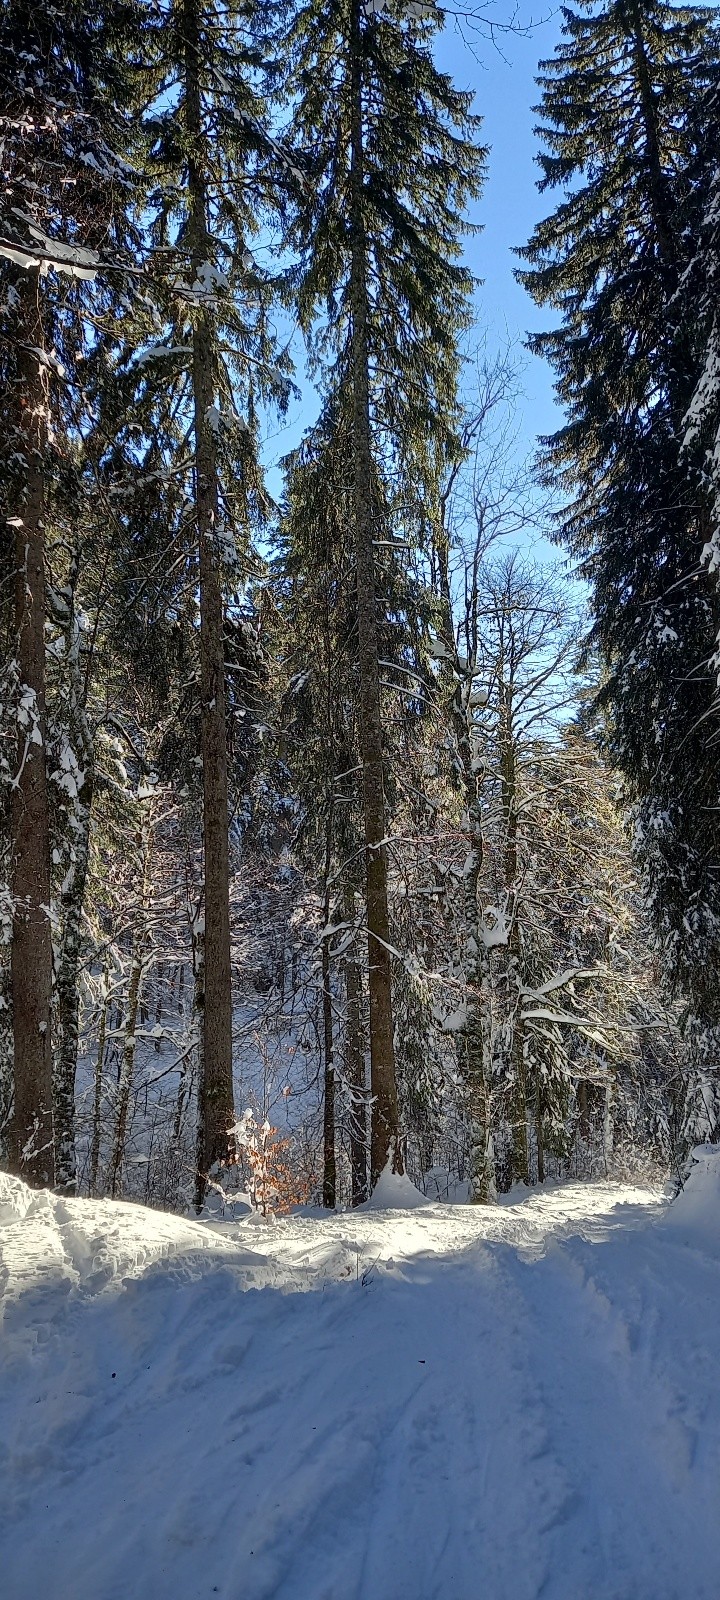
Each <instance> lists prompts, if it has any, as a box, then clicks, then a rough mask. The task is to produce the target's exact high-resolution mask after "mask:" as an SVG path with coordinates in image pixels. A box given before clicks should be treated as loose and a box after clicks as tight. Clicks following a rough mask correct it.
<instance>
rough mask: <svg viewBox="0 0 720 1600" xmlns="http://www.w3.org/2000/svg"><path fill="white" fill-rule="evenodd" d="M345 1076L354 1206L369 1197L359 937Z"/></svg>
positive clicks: (348, 991) (348, 997) (349, 982)
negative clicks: (347, 1093) (348, 1102)
mask: <svg viewBox="0 0 720 1600" xmlns="http://www.w3.org/2000/svg"><path fill="white" fill-rule="evenodd" d="M345 920H346V922H347V923H348V924H349V926H350V927H351V928H352V927H353V926H354V923H355V893H354V890H353V887H352V884H348V885H347V886H346V889H345ZM344 970H345V1076H346V1079H347V1085H348V1090H349V1094H350V1196H351V1203H352V1205H353V1206H361V1205H363V1203H364V1202H365V1201H366V1200H367V1197H368V1172H367V1158H368V1146H367V1083H366V1072H365V1052H364V1049H363V1027H362V977H361V973H360V964H359V962H358V958H357V950H356V948H355V940H354V939H353V942H352V944H351V945H350V946H349V947H348V949H347V950H346V952H345V959H344Z"/></svg>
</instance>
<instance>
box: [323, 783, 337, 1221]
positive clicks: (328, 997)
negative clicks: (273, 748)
mask: <svg viewBox="0 0 720 1600" xmlns="http://www.w3.org/2000/svg"><path fill="white" fill-rule="evenodd" d="M332 829H333V806H332V803H331V804H330V806H329V808H328V815H327V826H326V848H325V897H324V906H323V910H324V922H325V928H326V929H327V927H328V924H329V922H330V881H329V880H330V865H331V859H332ZM322 1012H323V1056H324V1095H323V1205H324V1206H326V1207H327V1209H328V1210H330V1211H333V1210H334V1209H335V1204H336V1200H337V1167H336V1162H335V1050H334V1040H333V1014H332V989H331V985H330V940H329V938H328V937H327V936H325V937H324V938H323V941H322Z"/></svg>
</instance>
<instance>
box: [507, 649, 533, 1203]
mask: <svg viewBox="0 0 720 1600" xmlns="http://www.w3.org/2000/svg"><path fill="white" fill-rule="evenodd" d="M499 678H500V789H501V800H502V811H503V831H504V834H505V849H504V856H505V863H504V865H505V874H504V875H505V895H506V915H507V916H508V918H509V921H510V928H509V933H508V944H507V962H506V972H505V978H506V988H507V994H506V1003H507V1008H508V1019H509V1023H510V1028H511V1047H510V1062H509V1066H510V1071H511V1073H512V1087H511V1094H510V1127H511V1132H512V1181H513V1183H529V1182H530V1165H529V1159H528V1139H527V1103H526V1088H525V1052H524V1038H523V1035H524V1028H523V1020H522V977H521V972H520V962H521V949H520V919H519V916H518V904H517V870H518V841H517V834H518V796H517V757H516V748H515V739H514V737H513V693H512V683H511V682H510V683H506V682H505V673H504V663H503V662H502V661H501V663H500V667H499Z"/></svg>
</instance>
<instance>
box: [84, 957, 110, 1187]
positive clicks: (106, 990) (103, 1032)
mask: <svg viewBox="0 0 720 1600" xmlns="http://www.w3.org/2000/svg"><path fill="white" fill-rule="evenodd" d="M109 1005H110V963H109V962H106V963H105V970H104V972H103V988H102V1005H101V1008H100V1025H99V1028H98V1047H97V1057H96V1060H95V1094H94V1098H93V1127H92V1141H91V1144H90V1178H89V1187H90V1194H91V1195H94V1194H96V1193H97V1181H98V1168H99V1166H100V1112H101V1107H102V1083H103V1066H104V1064H105V1039H106V1036H107V1019H108V1008H109Z"/></svg>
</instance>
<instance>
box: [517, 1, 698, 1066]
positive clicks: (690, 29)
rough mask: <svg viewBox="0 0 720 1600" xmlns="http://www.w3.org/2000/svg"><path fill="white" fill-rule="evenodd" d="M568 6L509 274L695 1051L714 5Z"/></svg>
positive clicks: (615, 746)
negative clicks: (697, 457)
mask: <svg viewBox="0 0 720 1600" xmlns="http://www.w3.org/2000/svg"><path fill="white" fill-rule="evenodd" d="M564 18H565V21H564V28H563V35H564V37H563V42H562V43H561V44H560V45H559V46H558V49H557V51H556V54H555V57H554V58H553V59H552V60H551V61H549V62H544V63H543V64H542V76H541V78H540V84H541V88H542V91H543V97H542V101H541V105H540V112H541V116H542V122H541V125H540V129H539V133H540V137H541V140H542V142H543V145H544V147H545V148H544V151H543V153H542V154H541V156H540V158H539V160H540V165H541V167H542V172H543V177H542V182H541V185H540V187H541V189H543V190H546V189H555V188H557V189H560V190H561V191H562V198H561V200H560V203H559V204H558V206H557V208H556V209H555V211H554V212H553V213H552V214H551V215H550V216H548V217H547V218H546V219H545V220H544V221H543V222H542V223H540V224H539V226H538V227H537V228H536V229H535V232H534V234H533V237H532V239H531V241H530V243H529V245H528V246H527V247H526V249H525V250H524V251H523V252H521V253H522V254H523V255H524V256H525V257H526V259H527V260H528V261H529V262H530V268H529V270H526V271H524V272H523V273H521V274H520V276H521V278H522V280H523V281H524V282H525V284H526V286H527V287H528V289H529V290H530V292H531V294H532V295H533V297H534V298H535V300H536V301H537V302H538V303H539V304H541V305H544V306H548V307H550V308H552V310H553V311H554V312H555V313H557V315H558V317H559V326H557V327H556V328H554V329H553V330H552V331H549V332H546V333H542V334H540V335H538V336H536V337H534V338H533V339H532V340H531V345H532V347H533V348H534V349H535V350H536V351H538V352H539V353H541V354H544V355H545V356H547V357H548V359H549V360H550V362H551V364H552V365H553V367H554V369H555V372H556V375H557V393H558V398H559V399H560V401H561V403H562V405H563V406H564V408H565V411H566V415H567V420H566V422H565V424H564V425H563V426H562V427H561V428H560V429H559V430H558V432H557V433H556V434H555V435H554V436H553V437H552V438H551V439H550V440H548V441H546V446H547V448H546V454H545V465H546V472H547V477H548V479H549V480H550V481H551V482H552V483H553V484H554V485H555V486H558V485H559V486H561V487H562V488H563V489H564V490H565V491H566V494H567V497H568V499H567V504H566V508H565V509H564V511H563V512H562V514H561V517H560V520H559V533H560V537H561V538H562V539H563V540H564V541H565V542H566V544H567V545H568V547H569V548H570V550H571V551H572V552H573V553H574V554H575V555H576V556H578V557H579V558H580V563H581V570H582V571H583V572H584V574H585V576H586V577H587V578H588V579H589V580H590V582H591V584H592V589H593V608H594V638H595V640H596V642H597V643H598V644H599V646H600V648H601V650H602V653H603V656H604V660H605V663H606V667H607V676H606V682H605V686H604V688H603V690H602V694H601V700H602V702H603V704H604V705H605V707H606V709H607V715H608V726H609V742H610V747H611V751H612V756H613V759H614V761H615V763H616V764H617V766H618V767H619V769H620V770H621V771H622V773H623V774H624V775H625V777H626V779H627V780H628V786H629V792H630V794H631V796H632V797H633V799H634V801H635V805H636V811H635V818H636V854H637V859H638V862H639V864H640V866H641V868H642V871H643V875H644V881H645V888H646V893H647V896H648V900H649V904H650V907H651V911H652V918H653V923H654V926H655V930H656V937H657V940H658V946H659V949H660V951H661V956H662V962H663V966H664V970H665V974H666V977H667V979H668V981H669V982H670V984H671V986H672V987H673V988H674V989H675V990H676V991H679V992H681V993H683V994H684V995H685V997H686V1000H687V1002H688V1023H689V1024H691V1028H690V1038H691V1043H692V1046H693V1050H694V1051H695V1053H696V1054H697V1052H700V1054H702V1052H703V1050H705V1049H709V1050H710V1051H712V1049H713V1048H714V1046H713V1032H712V1030H713V1029H715V1028H716V1027H717V1025H718V1022H719V1021H720V1015H719V1013H718V1006H717V996H716V992H715V989H716V986H715V985H714V982H713V980H712V978H711V974H712V972H713V971H714V969H715V965H716V962H717V959H718V953H719V946H718V931H717V930H718V928H720V915H719V914H720V905H719V904H718V894H717V875H716V873H715V868H714V862H715V860H716V858H717V854H718V847H719V845H720V838H719V837H718V812H717V783H716V777H715V762H714V760H713V759H712V758H711V756H710V753H709V752H710V747H709V743H708V738H707V718H708V716H709V715H711V712H712V704H713V684H712V680H711V674H710V671H709V668H708V660H709V657H710V655H711V653H712V648H713V639H714V635H715V633H716V628H717V617H716V613H717V602H716V598H715V596H714V594H713V592H712V587H711V586H710V585H709V584H708V583H707V582H706V581H704V580H703V579H702V578H700V579H699V578H698V575H697V560H698V552H699V550H700V548H701V546H702V544H703V529H704V527H705V522H706V510H705V502H704V495H703V492H702V489H701V487H700V485H699V484H698V481H697V477H696V475H695V474H694V472H693V471H692V470H691V469H690V467H689V464H688V461H687V459H686V458H685V457H684V456H683V453H682V436H683V418H684V415H685V412H686V409H687V406H688V404H689V401H690V396H691V394H692V392H693V387H694V383H695V380H696V376H697V362H698V354H697V336H696V328H695V317H696V306H695V305H693V303H692V299H691V298H690V297H688V295H687V293H686V279H685V274H686V269H687V266H688V261H689V257H690V253H691V251H692V242H691V241H692V235H693V233H694V232H695V230H696V225H697V211H698V207H699V205H700V196H699V194H698V189H697V185H696V184H695V182H694V167H695V160H696V144H697V117H696V108H697V105H698V103H699V102H701V101H702V98H703V95H704V94H706V93H707V92H708V90H709V87H710V86H711V84H712V83H713V81H714V80H715V79H716V77H717V71H718V69H717V34H716V30H715V20H714V14H713V13H712V12H711V11H710V10H709V9H706V8H705V7H699V6H697V7H695V6H674V5H670V4H667V3H665V0H613V3H611V4H602V5H597V4H595V3H590V0H588V3H587V4H583V5H582V6H580V7H578V8H577V9H573V10H570V9H566V10H565V12H564ZM708 1030H710V1032H708Z"/></svg>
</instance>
